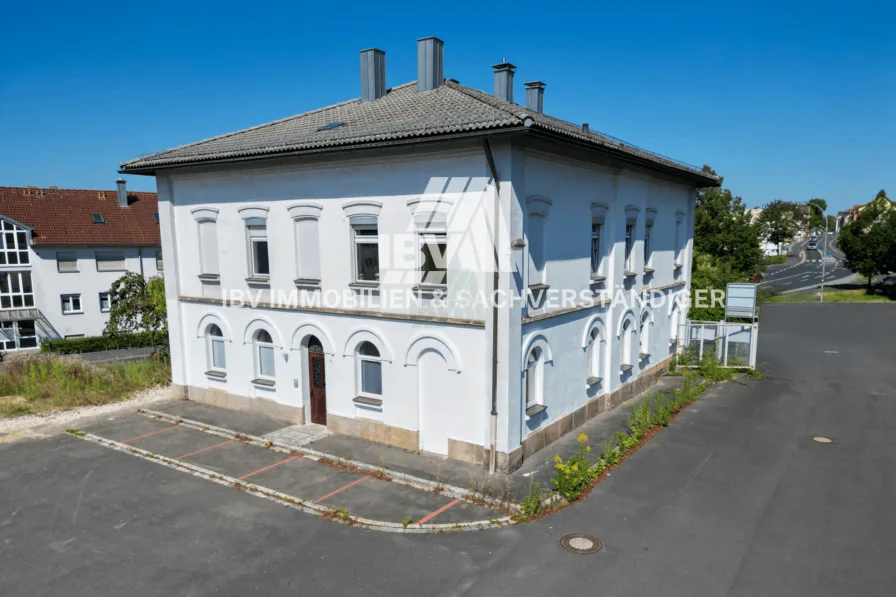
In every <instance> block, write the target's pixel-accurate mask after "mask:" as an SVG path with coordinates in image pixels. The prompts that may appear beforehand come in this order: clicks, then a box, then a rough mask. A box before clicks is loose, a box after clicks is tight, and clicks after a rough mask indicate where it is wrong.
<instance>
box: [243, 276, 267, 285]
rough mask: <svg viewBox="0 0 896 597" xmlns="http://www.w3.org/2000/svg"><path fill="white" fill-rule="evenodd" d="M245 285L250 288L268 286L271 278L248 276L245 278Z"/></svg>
mask: <svg viewBox="0 0 896 597" xmlns="http://www.w3.org/2000/svg"><path fill="white" fill-rule="evenodd" d="M246 283H247V284H249V285H250V286H270V285H271V278H270V277H260V276H249V277H248V278H246Z"/></svg>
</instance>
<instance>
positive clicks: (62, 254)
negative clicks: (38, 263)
mask: <svg viewBox="0 0 896 597" xmlns="http://www.w3.org/2000/svg"><path fill="white" fill-rule="evenodd" d="M56 271H58V272H59V273H61V274H65V273H71V272H77V271H78V255H77V254H76V253H75V252H74V251H56Z"/></svg>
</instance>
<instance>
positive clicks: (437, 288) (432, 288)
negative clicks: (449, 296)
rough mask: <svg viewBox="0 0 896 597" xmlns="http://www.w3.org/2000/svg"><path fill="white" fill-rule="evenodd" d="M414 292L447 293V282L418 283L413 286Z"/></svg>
mask: <svg viewBox="0 0 896 597" xmlns="http://www.w3.org/2000/svg"><path fill="white" fill-rule="evenodd" d="M411 290H412V291H414V292H423V293H429V294H434V293H436V292H440V293H445V292H447V291H448V285H447V284H417V285H416V286H414V287H413V288H411Z"/></svg>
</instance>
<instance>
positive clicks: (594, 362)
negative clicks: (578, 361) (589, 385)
mask: <svg viewBox="0 0 896 597" xmlns="http://www.w3.org/2000/svg"><path fill="white" fill-rule="evenodd" d="M600 377H601V374H600V330H599V329H598V328H596V327H595V328H592V329H591V331H590V332H589V333H588V379H589V380H592V379H594V380H596V379H600Z"/></svg>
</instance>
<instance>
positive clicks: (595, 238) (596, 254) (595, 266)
mask: <svg viewBox="0 0 896 597" xmlns="http://www.w3.org/2000/svg"><path fill="white" fill-rule="evenodd" d="M601 227H602V226H601V224H600V223H599V222H592V223H591V275H592V276H596V275H598V274H599V273H600V231H601Z"/></svg>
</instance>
